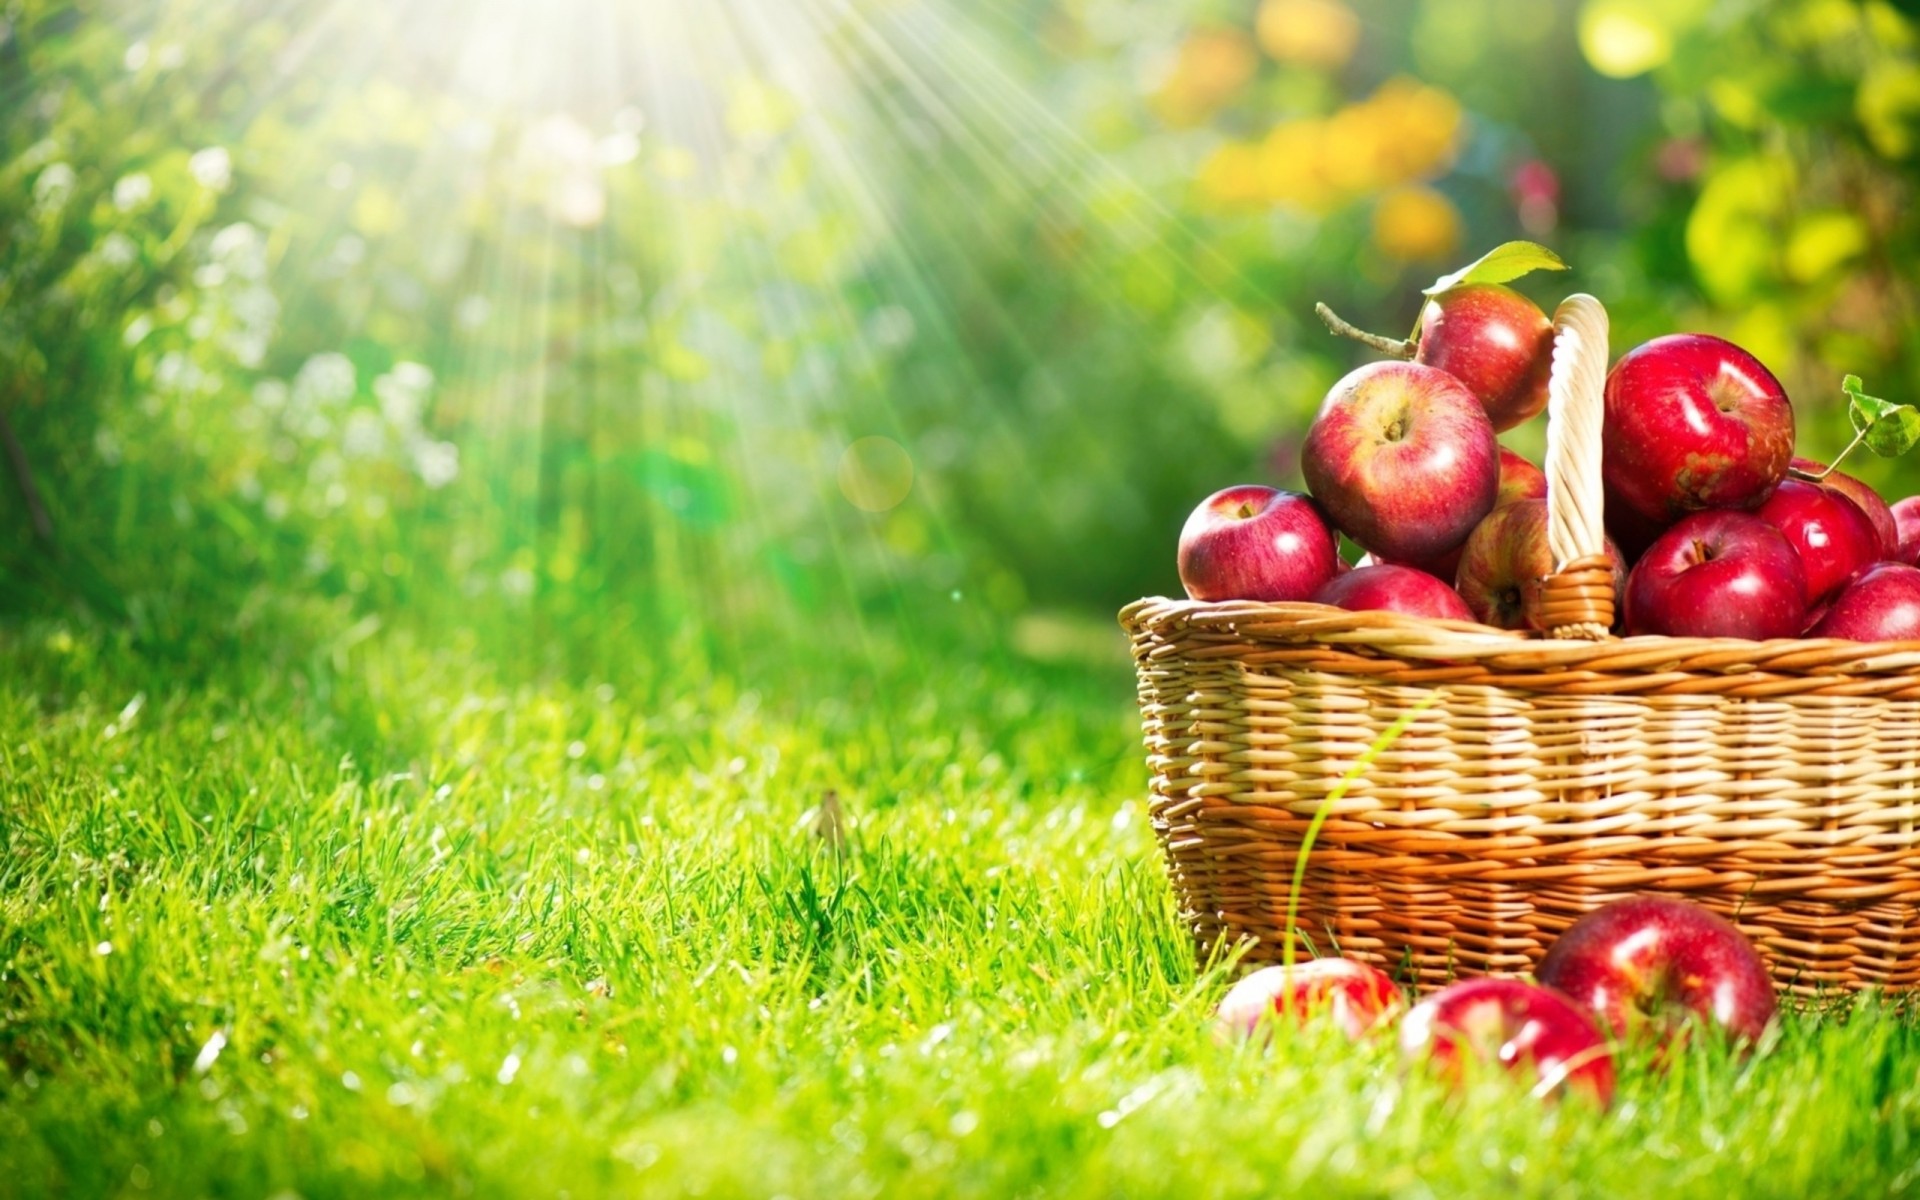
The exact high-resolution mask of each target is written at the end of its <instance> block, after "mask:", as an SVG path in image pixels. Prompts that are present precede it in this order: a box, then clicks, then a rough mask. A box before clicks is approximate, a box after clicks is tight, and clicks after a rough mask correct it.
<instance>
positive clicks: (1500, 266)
mask: <svg viewBox="0 0 1920 1200" xmlns="http://www.w3.org/2000/svg"><path fill="white" fill-rule="evenodd" d="M1566 269H1567V264H1566V263H1564V262H1561V261H1560V256H1559V255H1558V254H1555V253H1554V252H1553V251H1551V250H1549V249H1547V248H1546V247H1545V246H1542V245H1540V244H1539V243H1537V242H1506V243H1503V244H1501V245H1498V246H1495V247H1494V248H1493V249H1491V250H1489V251H1487V252H1486V253H1485V254H1483V255H1481V256H1480V257H1479V258H1478V259H1476V260H1474V262H1473V263H1471V264H1470V265H1468V266H1464V267H1461V268H1460V269H1459V270H1458V271H1455V272H1454V273H1453V274H1451V275H1442V276H1441V277H1440V278H1438V279H1436V280H1434V281H1433V286H1432V287H1429V288H1427V289H1426V290H1425V291H1423V292H1421V293H1420V294H1421V295H1423V296H1438V295H1439V294H1440V293H1441V292H1445V291H1450V290H1452V289H1453V288H1457V287H1459V286H1460V285H1461V284H1463V283H1506V282H1507V281H1508V280H1511V279H1518V278H1520V277H1521V276H1522V275H1526V274H1530V273H1532V272H1534V271H1564V270H1566Z"/></svg>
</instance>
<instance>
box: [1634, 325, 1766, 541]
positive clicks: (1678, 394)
mask: <svg viewBox="0 0 1920 1200" xmlns="http://www.w3.org/2000/svg"><path fill="white" fill-rule="evenodd" d="M1600 441H1601V460H1600V461H1601V476H1602V478H1603V480H1604V482H1605V483H1606V486H1607V487H1608V488H1609V489H1610V490H1611V492H1612V495H1613V496H1614V497H1617V498H1618V499H1619V500H1620V502H1622V503H1624V504H1625V505H1626V506H1627V507H1628V508H1631V509H1632V510H1633V511H1634V512H1635V513H1636V514H1637V515H1638V516H1640V517H1642V518H1644V519H1645V520H1647V521H1650V522H1652V523H1654V524H1655V525H1663V524H1670V523H1672V522H1673V521H1675V520H1677V519H1679V518H1680V517H1682V516H1685V515H1686V514H1688V513H1690V512H1697V511H1700V510H1702V509H1714V508H1752V507H1754V506H1755V505H1758V504H1760V503H1761V502H1762V501H1764V500H1765V499H1766V498H1767V497H1768V496H1769V495H1771V494H1772V493H1773V489H1774V487H1775V486H1776V485H1777V484H1778V483H1779V482H1780V480H1781V478H1782V477H1783V476H1784V475H1785V474H1786V471H1787V462H1788V460H1789V459H1791V458H1792V457H1793V405H1792V404H1791V403H1789V402H1788V400H1787V395H1786V392H1785V391H1784V390H1783V389H1782V388H1781V387H1780V381H1779V380H1777V379H1775V378H1774V377H1773V375H1772V373H1771V372H1769V371H1768V370H1767V369H1766V368H1765V367H1764V366H1762V365H1760V360H1759V359H1757V358H1755V357H1753V355H1751V354H1748V353H1747V352H1746V351H1745V350H1742V349H1741V348H1740V347H1738V346H1736V345H1734V344H1733V343H1732V342H1728V341H1725V340H1723V339H1721V338H1717V337H1710V336H1708V335H1706V334H1700V333H1680V334H1673V335H1670V336H1668V337H1659V338H1655V339H1653V340H1652V341H1650V342H1647V343H1645V344H1643V345H1641V346H1638V347H1636V348H1634V349H1632V350H1630V351H1628V352H1627V353H1626V354H1625V355H1624V356H1622V357H1621V359H1620V361H1619V362H1617V363H1615V364H1614V367H1613V370H1612V371H1611V372H1609V373H1608V375H1607V385H1606V419H1605V421H1604V422H1603V423H1602V425H1601V435H1600Z"/></svg>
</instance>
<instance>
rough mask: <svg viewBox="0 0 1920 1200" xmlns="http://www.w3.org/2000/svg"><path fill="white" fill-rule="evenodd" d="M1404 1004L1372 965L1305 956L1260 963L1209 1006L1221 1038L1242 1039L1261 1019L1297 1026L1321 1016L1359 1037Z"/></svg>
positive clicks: (1396, 989)
mask: <svg viewBox="0 0 1920 1200" xmlns="http://www.w3.org/2000/svg"><path fill="white" fill-rule="evenodd" d="M1405 1007H1406V998H1405V997H1404V996H1403V995H1401V992H1400V987H1399V985H1398V984H1396V983H1394V982H1393V979H1392V978H1391V977H1390V976H1389V975H1388V974H1387V973H1386V972H1385V971H1382V970H1380V969H1379V968H1378V967H1375V966H1371V965H1369V964H1367V963H1363V962H1360V961H1358V960H1356V959H1351V958H1310V959H1306V960H1304V961H1301V962H1296V963H1294V964H1293V965H1292V966H1273V967H1262V968H1261V969H1260V970H1258V971H1255V972H1253V973H1252V974H1251V975H1248V976H1247V977H1246V978H1245V979H1242V980H1241V981H1240V982H1239V983H1236V984H1234V985H1233V988H1232V989H1231V990H1230V991H1228V992H1227V995H1226V998H1225V999H1223V1000H1221V1001H1220V1007H1219V1008H1217V1009H1215V1010H1214V1024H1215V1028H1216V1029H1217V1030H1218V1032H1219V1033H1220V1034H1221V1035H1222V1036H1223V1037H1246V1036H1249V1035H1251V1034H1253V1033H1255V1032H1257V1031H1258V1030H1259V1028H1260V1026H1261V1025H1262V1024H1263V1023H1265V1022H1270V1021H1274V1020H1283V1021H1286V1022H1288V1023H1290V1024H1292V1025H1295V1026H1298V1025H1304V1024H1306V1023H1307V1022H1309V1021H1316V1020H1322V1019H1324V1020H1330V1021H1332V1022H1333V1024H1334V1026H1335V1027H1336V1028H1338V1029H1339V1030H1340V1031H1341V1032H1342V1033H1344V1034H1346V1035H1347V1036H1348V1037H1349V1038H1351V1039H1353V1040H1354V1041H1359V1040H1360V1039H1361V1038H1363V1037H1365V1036H1366V1035H1367V1034H1368V1033H1370V1032H1372V1031H1373V1029H1374V1028H1375V1027H1376V1026H1378V1025H1380V1024H1382V1023H1383V1022H1386V1021H1389V1020H1391V1019H1393V1018H1394V1017H1396V1016H1398V1015H1399V1014H1400V1011H1401V1010H1402V1009H1403V1008H1405Z"/></svg>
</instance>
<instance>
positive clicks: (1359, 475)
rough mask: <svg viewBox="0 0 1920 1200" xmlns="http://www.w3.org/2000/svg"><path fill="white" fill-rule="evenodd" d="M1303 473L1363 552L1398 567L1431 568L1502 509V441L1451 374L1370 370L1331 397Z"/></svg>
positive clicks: (1416, 368)
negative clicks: (1496, 506)
mask: <svg viewBox="0 0 1920 1200" xmlns="http://www.w3.org/2000/svg"><path fill="white" fill-rule="evenodd" d="M1300 470H1301V473H1302V474H1303V475H1305V476H1306V480H1307V489H1308V490H1309V491H1311V492H1312V493H1313V497H1314V499H1316V500H1318V501H1319V502H1320V503H1321V504H1322V505H1323V506H1325V508H1326V510H1327V512H1328V514H1329V515H1331V516H1332V518H1333V523H1334V524H1335V525H1336V526H1338V527H1339V528H1340V529H1341V530H1342V531H1343V532H1345V533H1346V535H1347V536H1348V537H1350V538H1352V539H1353V540H1354V541H1355V542H1357V543H1359V544H1360V546H1362V547H1363V548H1365V549H1366V550H1368V551H1370V552H1371V553H1372V554H1374V555H1375V556H1376V557H1378V558H1381V559H1384V560H1386V561H1389V562H1396V563H1416V562H1432V561H1434V560H1436V559H1438V558H1440V557H1441V556H1443V555H1446V554H1449V553H1451V552H1452V551H1453V550H1454V549H1455V548H1456V547H1458V546H1459V545H1460V543H1461V542H1464V541H1465V540H1466V538H1467V534H1469V533H1471V532H1472V531H1473V527H1474V526H1475V525H1476V524H1478V523H1479V521H1480V518H1481V517H1483V516H1485V515H1486V514H1487V512H1488V510H1490V509H1491V508H1492V507H1493V501H1494V497H1495V496H1496V495H1497V494H1498V492H1499V488H1500V458H1499V443H1497V442H1496V441H1495V440H1494V435H1493V425H1492V423H1491V422H1489V421H1488V420H1487V414H1486V413H1485V412H1484V411H1483V410H1482V409H1481V407H1480V402H1479V401H1478V400H1476V399H1475V398H1474V395H1473V393H1472V392H1469V391H1468V390H1467V389H1466V385H1464V384H1462V383H1461V382H1460V381H1459V380H1457V379H1455V378H1454V377H1453V376H1451V375H1449V374H1447V373H1446V372H1445V371H1441V370H1439V369H1437V368H1434V367H1428V366H1422V365H1421V364H1419V363H1411V362H1377V363H1369V364H1368V365H1366V366H1364V367H1361V368H1359V369H1358V370H1356V371H1353V372H1351V373H1350V374H1348V375H1347V376H1346V377H1345V378H1343V379H1341V380H1340V381H1339V382H1338V383H1336V384H1334V385H1333V389H1332V390H1331V391H1329V392H1328V393H1327V397H1326V399H1325V400H1324V401H1322V403H1321V405H1320V411H1319V412H1318V413H1317V414H1316V415H1315V416H1314V418H1313V424H1312V426H1311V427H1310V428H1309V429H1308V431H1307V438H1306V441H1305V443H1304V444H1303V445H1302V447H1301V451H1300Z"/></svg>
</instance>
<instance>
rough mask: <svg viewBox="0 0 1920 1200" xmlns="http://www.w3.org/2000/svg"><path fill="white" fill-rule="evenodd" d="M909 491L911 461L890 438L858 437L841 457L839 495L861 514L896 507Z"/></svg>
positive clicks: (901, 447) (910, 485)
mask: <svg viewBox="0 0 1920 1200" xmlns="http://www.w3.org/2000/svg"><path fill="white" fill-rule="evenodd" d="M912 490H913V459H912V458H911V457H909V456H908V454H907V451H906V449H905V448H904V447H903V446H901V445H900V443H899V442H896V441H894V440H893V439H892V438H887V437H863V438H860V439H858V440H856V441H855V442H854V443H853V444H852V445H851V446H848V447H847V449H846V452H845V453H844V454H842V455H841V456H840V494H841V495H842V496H845V497H846V498H847V503H848V504H851V505H853V506H854V507H855V508H857V509H860V510H861V511H862V512H871V513H879V512H886V511H887V510H888V509H891V508H896V507H898V506H899V504H900V502H901V501H902V500H905V499H906V498H907V493H908V492H910V491H912Z"/></svg>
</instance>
